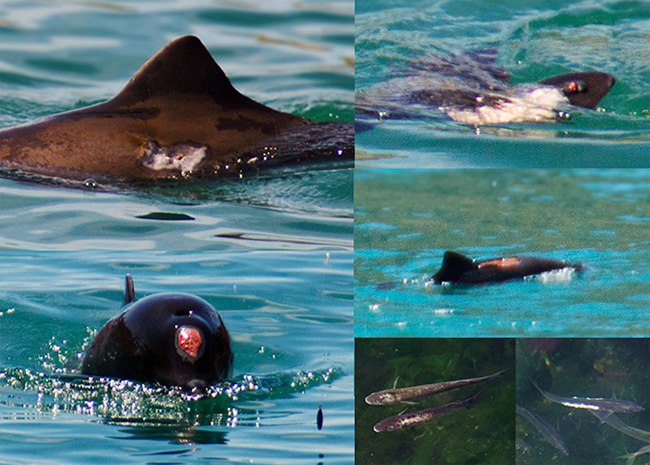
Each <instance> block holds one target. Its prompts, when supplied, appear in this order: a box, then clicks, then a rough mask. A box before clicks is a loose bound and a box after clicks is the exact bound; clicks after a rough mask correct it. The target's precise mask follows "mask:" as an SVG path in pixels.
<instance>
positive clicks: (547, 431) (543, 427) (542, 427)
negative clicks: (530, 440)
mask: <svg viewBox="0 0 650 465" xmlns="http://www.w3.org/2000/svg"><path fill="white" fill-rule="evenodd" d="M515 410H516V412H517V414H518V415H520V416H521V417H523V418H525V419H526V420H528V422H529V423H530V424H531V425H533V426H534V427H535V429H537V431H539V432H540V434H541V435H542V436H543V437H544V439H545V440H546V442H548V443H549V444H550V445H552V446H553V447H555V448H556V449H557V450H559V451H560V452H562V453H563V454H564V455H569V450H568V449H567V448H566V445H565V444H564V441H563V440H562V438H561V437H560V433H558V432H557V431H556V430H555V428H553V427H552V426H551V425H550V424H549V423H548V422H547V421H546V420H544V419H542V418H540V417H538V416H537V415H535V414H534V413H533V412H531V411H530V410H527V409H525V408H524V407H520V406H519V405H516V406H515Z"/></svg>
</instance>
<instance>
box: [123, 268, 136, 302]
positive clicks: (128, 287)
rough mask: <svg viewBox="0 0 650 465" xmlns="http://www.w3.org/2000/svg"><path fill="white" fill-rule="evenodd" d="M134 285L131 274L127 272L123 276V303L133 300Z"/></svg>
mask: <svg viewBox="0 0 650 465" xmlns="http://www.w3.org/2000/svg"><path fill="white" fill-rule="evenodd" d="M135 300H136V299H135V286H134V285H133V276H131V275H130V274H127V275H126V276H125V277H124V305H128V304H130V303H131V302H135Z"/></svg>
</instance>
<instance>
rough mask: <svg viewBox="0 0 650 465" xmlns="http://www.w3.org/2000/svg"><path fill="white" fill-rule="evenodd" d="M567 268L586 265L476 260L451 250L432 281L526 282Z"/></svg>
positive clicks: (578, 268)
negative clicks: (543, 274)
mask: <svg viewBox="0 0 650 465" xmlns="http://www.w3.org/2000/svg"><path fill="white" fill-rule="evenodd" d="M565 268H571V269H573V270H575V271H583V270H584V265H582V264H579V263H567V262H564V261H561V260H552V259H548V258H539V257H499V258H491V259H488V260H480V261H475V260H472V259H471V258H469V257H466V256H465V255H462V254H460V253H458V252H453V251H450V250H448V251H446V252H445V253H444V255H443V258H442V266H441V267H440V270H438V272H437V273H436V274H434V275H433V276H432V278H431V279H432V281H433V282H434V283H436V284H442V283H458V284H483V283H494V282H503V281H509V280H512V279H523V278H525V277H527V276H533V275H538V274H541V273H546V272H548V271H554V270H562V269H565Z"/></svg>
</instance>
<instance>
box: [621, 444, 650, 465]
mask: <svg viewBox="0 0 650 465" xmlns="http://www.w3.org/2000/svg"><path fill="white" fill-rule="evenodd" d="M643 454H650V444H648V445H647V446H643V447H642V448H641V449H639V450H638V451H636V452H632V453H630V454H625V455H622V456H621V457H620V458H622V459H627V462H626V464H627V465H633V464H634V461H635V460H636V458H637V457H638V456H640V455H643Z"/></svg>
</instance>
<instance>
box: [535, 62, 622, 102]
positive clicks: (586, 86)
mask: <svg viewBox="0 0 650 465" xmlns="http://www.w3.org/2000/svg"><path fill="white" fill-rule="evenodd" d="M615 83H616V79H614V77H613V76H611V75H609V74H607V73H602V72H597V71H595V72H589V73H569V74H560V75H559V76H552V77H550V78H547V79H544V80H543V81H540V84H546V85H549V86H553V87H556V88H558V89H559V90H560V91H561V92H562V93H563V94H564V95H565V96H566V98H568V99H569V102H571V104H572V105H577V106H579V107H584V108H592V109H593V108H596V105H598V103H599V102H600V101H601V100H602V98H603V97H604V96H605V95H606V94H607V92H609V90H610V89H611V88H612V87H613V86H614V84H615Z"/></svg>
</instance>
